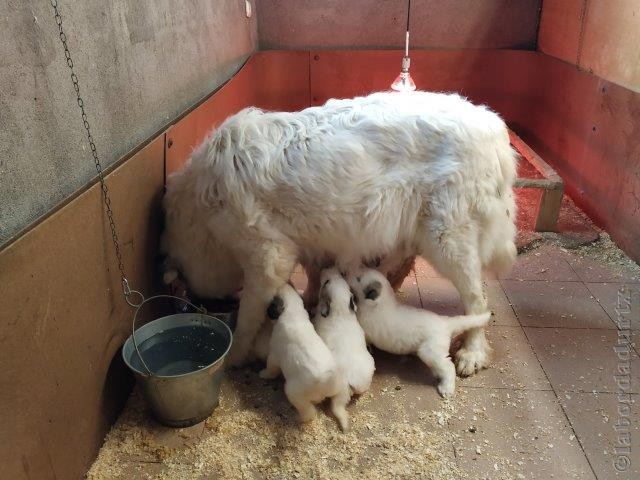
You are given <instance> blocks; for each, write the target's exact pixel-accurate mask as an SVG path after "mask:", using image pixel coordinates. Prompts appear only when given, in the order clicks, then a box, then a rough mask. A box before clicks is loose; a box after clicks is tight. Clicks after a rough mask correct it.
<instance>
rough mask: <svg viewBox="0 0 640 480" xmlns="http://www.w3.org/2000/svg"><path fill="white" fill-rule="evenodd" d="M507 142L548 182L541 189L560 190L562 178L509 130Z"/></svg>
mask: <svg viewBox="0 0 640 480" xmlns="http://www.w3.org/2000/svg"><path fill="white" fill-rule="evenodd" d="M509 140H510V141H511V145H513V147H514V148H515V149H516V150H517V151H518V153H520V155H521V156H522V157H523V158H525V159H526V160H527V161H528V162H529V163H530V164H531V165H533V166H534V167H535V169H536V170H537V171H538V172H540V174H541V175H542V176H543V177H544V178H545V179H546V180H548V182H547V183H546V184H545V186H544V187H542V188H550V189H562V188H563V186H564V184H563V182H562V178H560V176H559V175H558V174H557V173H556V171H555V170H554V169H553V168H551V166H550V165H549V164H548V163H547V162H545V161H544V160H543V159H542V158H541V157H540V155H538V154H537V153H536V152H534V151H533V149H532V148H531V147H530V146H529V145H527V144H526V143H525V142H524V141H523V140H522V139H521V138H520V137H519V136H518V135H516V134H515V132H513V131H512V130H509ZM532 186H533V184H532Z"/></svg>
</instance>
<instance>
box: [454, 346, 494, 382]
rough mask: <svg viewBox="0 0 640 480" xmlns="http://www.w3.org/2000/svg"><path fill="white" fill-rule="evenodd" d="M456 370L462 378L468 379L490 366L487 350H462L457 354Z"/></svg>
mask: <svg viewBox="0 0 640 480" xmlns="http://www.w3.org/2000/svg"><path fill="white" fill-rule="evenodd" d="M455 357H456V370H457V372H458V375H460V376H461V377H468V376H469V375H473V374H474V373H476V372H478V371H480V370H482V369H483V368H486V367H487V366H488V365H489V355H488V354H487V350H486V349H484V348H483V349H477V350H475V349H474V350H469V349H466V348H464V347H463V348H461V349H460V350H458V351H457V352H456V355H455Z"/></svg>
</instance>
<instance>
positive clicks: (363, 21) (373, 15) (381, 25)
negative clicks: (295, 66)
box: [256, 0, 541, 49]
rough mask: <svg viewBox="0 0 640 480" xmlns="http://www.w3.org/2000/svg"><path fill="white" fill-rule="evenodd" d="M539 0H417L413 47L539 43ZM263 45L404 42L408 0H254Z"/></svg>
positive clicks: (384, 45)
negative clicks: (537, 41)
mask: <svg viewBox="0 0 640 480" xmlns="http://www.w3.org/2000/svg"><path fill="white" fill-rule="evenodd" d="M540 3H541V0H517V1H513V0H447V1H444V0H413V1H412V2H411V47H412V48H445V49H450V48H451V49H453V48H528V49H530V48H535V44H536V35H537V27H538V18H539V11H540ZM256 4H257V11H258V35H259V42H260V47H261V48H266V49H303V48H402V47H404V31H405V25H406V11H407V0H353V1H345V0H326V1H317V0H256Z"/></svg>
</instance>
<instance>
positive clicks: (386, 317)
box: [349, 269, 491, 398]
mask: <svg viewBox="0 0 640 480" xmlns="http://www.w3.org/2000/svg"><path fill="white" fill-rule="evenodd" d="M349 284H350V285H351V287H352V288H353V289H354V291H355V292H356V295H357V296H358V321H359V322H360V325H361V326H362V328H363V329H364V332H365V334H366V337H367V340H368V341H369V342H370V343H372V344H373V345H374V346H375V347H376V348H379V349H380V350H384V351H385V352H389V353H394V354H397V355H408V354H416V355H417V356H418V357H419V358H420V360H422V361H423V362H424V364H425V365H427V366H428V367H429V368H430V369H431V371H432V372H433V374H434V375H435V376H436V378H438V379H439V381H440V382H439V383H438V392H440V395H442V396H443V397H445V398H446V397H450V396H452V395H453V393H454V390H455V384H456V369H455V366H454V365H453V362H452V361H451V359H450V358H449V347H450V345H451V338H452V337H453V336H454V335H458V334H460V333H463V332H465V331H467V330H469V329H470V328H479V327H482V326H484V325H485V324H486V323H487V321H488V320H489V318H490V317H491V312H486V313H481V314H478V315H462V316H458V317H445V316H442V315H437V314H435V313H433V312H429V311H426V310H422V309H420V308H415V307H412V306H410V305H404V304H402V303H400V302H398V300H397V298H396V295H395V293H394V291H393V289H392V288H391V285H390V284H389V282H388V281H387V278H386V277H385V276H384V275H383V274H382V273H380V272H378V271H376V270H371V269H367V270H362V271H360V272H358V273H356V274H352V275H350V276H349Z"/></svg>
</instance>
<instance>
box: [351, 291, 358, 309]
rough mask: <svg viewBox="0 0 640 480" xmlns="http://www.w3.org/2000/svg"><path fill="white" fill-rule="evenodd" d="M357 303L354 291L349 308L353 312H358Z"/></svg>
mask: <svg viewBox="0 0 640 480" xmlns="http://www.w3.org/2000/svg"><path fill="white" fill-rule="evenodd" d="M356 305H357V302H356V297H355V296H354V295H353V293H352V294H351V298H349V310H351V311H352V312H353V313H356V311H357V310H358V307H357V306H356Z"/></svg>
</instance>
